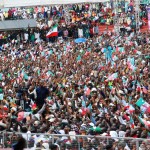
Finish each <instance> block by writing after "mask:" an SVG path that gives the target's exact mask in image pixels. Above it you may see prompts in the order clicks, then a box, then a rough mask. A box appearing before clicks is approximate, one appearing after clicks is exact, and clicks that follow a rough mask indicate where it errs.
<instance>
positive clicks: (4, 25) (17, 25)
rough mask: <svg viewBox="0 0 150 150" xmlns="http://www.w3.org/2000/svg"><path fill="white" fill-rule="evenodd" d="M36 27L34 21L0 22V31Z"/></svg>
mask: <svg viewBox="0 0 150 150" xmlns="http://www.w3.org/2000/svg"><path fill="white" fill-rule="evenodd" d="M28 27H31V28H34V27H37V23H36V19H25V20H5V21H0V31H3V30H18V29H23V28H28Z"/></svg>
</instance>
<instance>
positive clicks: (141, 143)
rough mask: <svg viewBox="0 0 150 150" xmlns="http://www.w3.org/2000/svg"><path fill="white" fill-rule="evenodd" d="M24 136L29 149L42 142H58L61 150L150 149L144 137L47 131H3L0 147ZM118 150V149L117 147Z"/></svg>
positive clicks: (9, 144) (149, 143)
mask: <svg viewBox="0 0 150 150" xmlns="http://www.w3.org/2000/svg"><path fill="white" fill-rule="evenodd" d="M20 136H23V137H24V138H25V140H26V144H27V149H32V148H33V149H36V148H35V147H37V145H38V147H39V148H40V147H42V143H48V144H49V145H51V144H54V143H55V144H57V145H59V149H60V150H66V149H69V150H72V149H75V150H81V149H86V150H91V149H92V148H93V149H97V150H105V149H106V148H107V147H112V148H114V149H115V148H118V149H121V148H122V149H124V148H128V149H130V150H132V149H136V150H139V149H140V148H141V147H142V148H143V147H144V148H145V149H150V142H149V141H150V140H149V139H142V138H129V137H110V136H92V135H67V134H45V133H43V134H42V133H28V134H27V133H10V132H2V133H1V134H0V146H1V148H0V149H8V148H11V147H12V145H13V144H15V143H16V142H17V139H18V137H20ZM115 150H116V149H115Z"/></svg>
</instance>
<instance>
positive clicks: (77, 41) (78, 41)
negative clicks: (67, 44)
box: [75, 38, 86, 43]
mask: <svg viewBox="0 0 150 150" xmlns="http://www.w3.org/2000/svg"><path fill="white" fill-rule="evenodd" d="M84 42H86V39H85V38H78V39H75V43H84Z"/></svg>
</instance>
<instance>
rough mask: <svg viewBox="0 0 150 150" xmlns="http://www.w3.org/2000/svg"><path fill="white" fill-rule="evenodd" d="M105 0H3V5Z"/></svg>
mask: <svg viewBox="0 0 150 150" xmlns="http://www.w3.org/2000/svg"><path fill="white" fill-rule="evenodd" d="M107 1H109V0H4V7H26V6H40V5H61V4H77V3H97V2H107Z"/></svg>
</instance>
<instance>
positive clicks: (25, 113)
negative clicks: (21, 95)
mask: <svg viewBox="0 0 150 150" xmlns="http://www.w3.org/2000/svg"><path fill="white" fill-rule="evenodd" d="M30 114H31V113H30V112H24V111H22V112H19V113H18V118H17V121H22V120H23V119H24V118H26V117H27V116H29V115H30Z"/></svg>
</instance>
